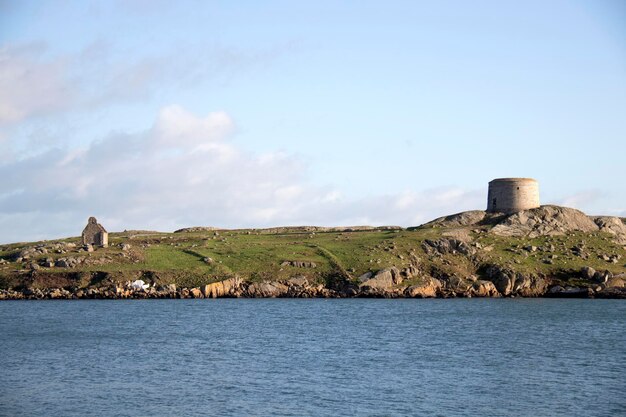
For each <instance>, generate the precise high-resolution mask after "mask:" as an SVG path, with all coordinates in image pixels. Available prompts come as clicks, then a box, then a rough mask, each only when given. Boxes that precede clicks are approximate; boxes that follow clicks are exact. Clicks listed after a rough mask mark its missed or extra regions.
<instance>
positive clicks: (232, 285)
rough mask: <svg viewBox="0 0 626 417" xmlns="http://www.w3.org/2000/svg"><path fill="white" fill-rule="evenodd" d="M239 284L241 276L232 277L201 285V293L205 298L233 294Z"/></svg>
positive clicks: (235, 292)
mask: <svg viewBox="0 0 626 417" xmlns="http://www.w3.org/2000/svg"><path fill="white" fill-rule="evenodd" d="M240 285H241V278H239V277H234V278H229V279H225V280H223V281H218V282H213V283H211V284H207V285H205V286H203V287H201V291H202V295H203V296H204V297H205V298H218V297H228V296H235V295H236V294H237V290H238V289H239V286H240Z"/></svg>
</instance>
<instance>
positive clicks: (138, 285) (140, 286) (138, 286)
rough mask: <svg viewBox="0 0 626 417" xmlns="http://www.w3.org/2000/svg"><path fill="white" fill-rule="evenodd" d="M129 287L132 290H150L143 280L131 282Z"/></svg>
mask: <svg viewBox="0 0 626 417" xmlns="http://www.w3.org/2000/svg"><path fill="white" fill-rule="evenodd" d="M130 287H131V288H132V289H133V290H147V289H148V288H150V284H146V283H145V282H143V280H141V279H138V280H136V281H133V282H131V284H130Z"/></svg>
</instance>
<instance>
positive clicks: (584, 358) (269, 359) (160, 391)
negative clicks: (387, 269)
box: [0, 298, 626, 417]
mask: <svg viewBox="0 0 626 417" xmlns="http://www.w3.org/2000/svg"><path fill="white" fill-rule="evenodd" d="M0 364H1V365H0V415H2V416H533V417H537V416H568V417H569V416H620V415H621V416H624V415H626V302H625V301H623V300H573V299H569V300H568V299H519V298H516V299H476V298H472V299H447V300H441V299H403V300H397V299H396V300H384V299H217V300H191V299H190V300H76V301H55V300H51V301H2V302H0Z"/></svg>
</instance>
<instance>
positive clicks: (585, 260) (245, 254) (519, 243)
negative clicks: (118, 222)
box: [0, 206, 626, 299]
mask: <svg viewBox="0 0 626 417" xmlns="http://www.w3.org/2000/svg"><path fill="white" fill-rule="evenodd" d="M109 241H110V245H109V247H108V248H95V249H94V250H92V248H84V247H83V246H82V245H80V239H79V238H78V237H76V238H69V239H63V240H55V241H45V242H34V243H28V244H24V243H16V244H8V245H2V246H0V289H1V291H0V298H5V299H6V298H127V297H141V298H145V297H154V298H157V297H179V298H180V297H209V296H248V297H268V296H293V297H318V296H324V297H336V296H342V297H347V296H375V297H430V296H438V297H454V296H460V297H467V296H584V297H587V296H595V297H622V296H624V294H625V291H626V290H624V289H623V287H624V281H626V264H625V262H626V250H625V246H624V245H626V225H625V224H624V221H623V220H622V219H618V218H614V217H589V216H586V215H585V214H583V213H582V212H580V211H577V210H574V209H569V208H565V207H557V206H543V207H541V208H538V209H533V210H526V211H523V212H519V213H515V214H511V215H494V214H487V213H485V212H483V211H472V212H465V213H459V214H455V215H452V216H447V217H443V218H440V219H436V220H434V221H432V222H430V223H427V224H424V225H422V226H419V227H414V228H408V229H402V228H399V227H381V228H375V227H363V226H361V227H346V228H321V227H281V228H272V229H242V230H217V229H214V228H209V227H194V228H188V229H181V230H179V231H177V232H175V233H160V232H148V231H145V232H143V231H130V232H123V233H111V234H110V236H109ZM138 279H141V280H143V281H144V282H145V283H147V284H149V285H150V287H149V288H148V289H132V288H130V287H129V285H128V282H129V281H135V280H138Z"/></svg>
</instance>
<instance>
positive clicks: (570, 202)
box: [556, 189, 602, 210]
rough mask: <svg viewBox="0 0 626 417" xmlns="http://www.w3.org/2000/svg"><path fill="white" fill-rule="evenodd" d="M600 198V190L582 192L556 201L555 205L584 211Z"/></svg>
mask: <svg viewBox="0 0 626 417" xmlns="http://www.w3.org/2000/svg"><path fill="white" fill-rule="evenodd" d="M600 198H602V192H601V191H600V190H596V189H593V190H584V191H581V192H578V193H575V194H572V195H569V196H566V197H562V198H560V199H557V201H556V204H557V205H559V206H565V207H574V208H578V209H580V210H584V209H586V208H589V207H591V206H592V205H593V203H595V202H597V201H598V200H599V199H600Z"/></svg>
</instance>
